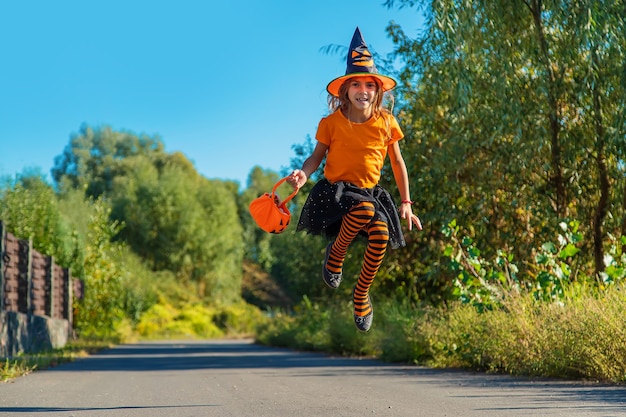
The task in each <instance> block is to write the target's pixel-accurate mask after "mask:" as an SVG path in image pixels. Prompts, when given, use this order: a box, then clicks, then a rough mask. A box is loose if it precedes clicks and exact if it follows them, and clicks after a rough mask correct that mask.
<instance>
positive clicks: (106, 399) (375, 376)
mask: <svg viewBox="0 0 626 417" xmlns="http://www.w3.org/2000/svg"><path fill="white" fill-rule="evenodd" d="M42 415H46V416H77V417H78V416H80V417H83V416H113V417H118V416H130V417H138V416H150V417H159V416H168V417H183V416H209V417H213V416H215V417H217V416H219V417H248V416H250V417H261V416H268V417H270V416H272V417H273V416H278V417H312V416H324V417H330V416H333V417H334V416H346V417H351V416H359V417H362V416H403V417H404V416H407V417H409V416H428V417H437V416H464V417H474V416H480V417H491V416H498V417H501V416H568V417H571V416H603V417H606V416H626V387H624V386H609V385H598V384H590V383H587V384H581V383H576V382H564V381H547V380H530V379H525V378H512V377H508V376H501V375H484V374H477V373H468V372H460V371H446V370H433V369H428V368H422V367H414V366H398V365H389V364H384V363H381V362H378V361H373V360H362V359H347V358H336V357H329V356H326V355H321V354H314V353H302V352H294V351H291V350H287V349H275V348H269V347H264V346H259V345H255V344H253V343H252V342H250V341H240V340H239V341H238V340H216V341H197V342H196V341H194V342H189V341H184V342H158V343H157V342H155V343H140V344H133V345H122V346H118V347H115V348H113V349H109V350H105V351H102V352H101V353H99V354H97V355H93V356H90V357H87V358H84V359H80V360H77V361H75V362H72V363H68V364H64V365H61V366H58V367H56V368H52V369H48V370H45V371H38V372H35V373H32V374H30V375H27V376H25V377H22V378H18V379H16V380H14V381H13V382H9V383H0V416H20V417H25V416H42Z"/></svg>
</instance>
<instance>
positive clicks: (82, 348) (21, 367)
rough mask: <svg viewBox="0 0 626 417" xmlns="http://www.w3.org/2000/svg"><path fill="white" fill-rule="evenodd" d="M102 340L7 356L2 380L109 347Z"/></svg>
mask: <svg viewBox="0 0 626 417" xmlns="http://www.w3.org/2000/svg"><path fill="white" fill-rule="evenodd" d="M109 346H110V344H109V343H107V342H102V341H80V340H77V341H73V342H72V343H69V344H68V345H67V346H65V347H64V348H60V349H53V350H50V351H47V352H41V353H36V354H20V355H18V356H16V357H14V358H10V359H9V358H6V359H3V360H2V362H0V382H7V381H11V380H13V379H15V378H18V377H20V376H24V375H27V374H29V373H31V372H33V371H36V370H42V369H47V368H51V367H54V366H57V365H60V364H62V363H66V362H71V361H73V360H75V359H76V358H80V357H85V356H87V355H89V354H91V353H94V352H97V351H99V350H101V349H104V348H107V347H109Z"/></svg>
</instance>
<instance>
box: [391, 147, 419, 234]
mask: <svg viewBox="0 0 626 417" xmlns="http://www.w3.org/2000/svg"><path fill="white" fill-rule="evenodd" d="M387 153H388V154H389V160H390V161H391V169H392V170H393V177H394V178H395V180H396V184H397V186H398V191H399V192H400V198H401V199H402V201H403V202H402V203H401V204H400V218H402V219H406V220H407V221H408V222H409V230H412V229H413V225H415V227H417V230H422V222H421V221H420V219H419V217H417V215H415V214H413V210H412V209H411V204H412V203H410V201H411V192H410V191H409V174H408V173H407V170H406V164H405V163H404V158H402V152H400V145H399V144H398V142H394V143H392V144H391V145H389V148H388V149H387Z"/></svg>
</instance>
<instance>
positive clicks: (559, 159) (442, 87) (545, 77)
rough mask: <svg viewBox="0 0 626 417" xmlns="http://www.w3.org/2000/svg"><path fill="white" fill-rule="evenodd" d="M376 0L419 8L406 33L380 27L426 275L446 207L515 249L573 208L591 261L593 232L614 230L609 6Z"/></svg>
mask: <svg viewBox="0 0 626 417" xmlns="http://www.w3.org/2000/svg"><path fill="white" fill-rule="evenodd" d="M386 4H387V6H389V7H415V6H418V7H423V8H424V10H425V12H426V17H427V19H426V22H427V27H426V30H425V31H424V33H423V35H422V36H421V37H420V38H418V39H412V38H410V37H409V36H407V35H406V34H405V33H404V32H403V31H402V29H401V28H400V27H399V26H397V25H394V24H391V25H390V26H389V28H388V30H389V33H390V35H391V36H392V39H393V40H394V43H395V44H396V53H395V55H394V56H395V57H397V58H400V59H401V60H402V61H403V62H404V64H405V65H404V66H403V68H402V70H401V71H400V72H399V74H398V77H399V78H400V79H401V87H400V89H399V93H400V97H401V99H402V100H401V101H400V106H399V108H400V119H401V121H402V123H403V127H405V131H406V133H407V137H406V140H405V141H403V144H402V145H403V153H404V154H405V155H407V163H408V165H409V172H410V173H411V183H412V184H414V188H413V189H414V190H415V192H416V193H418V196H417V197H415V199H416V200H417V201H418V205H417V206H416V208H417V210H418V211H419V213H420V215H421V216H422V218H423V220H425V223H426V224H427V227H426V233H424V234H423V235H422V236H423V238H422V239H420V240H419V241H418V242H415V245H414V246H413V249H414V251H412V252H413V253H421V254H422V255H423V258H422V259H426V260H428V261H432V265H433V266H432V267H425V268H419V269H423V271H421V273H423V274H425V275H424V276H433V274H431V273H430V272H432V271H435V268H436V265H437V261H436V258H437V255H436V254H437V253H438V252H440V250H441V247H440V246H441V243H440V242H441V240H442V238H441V236H439V235H438V231H439V230H441V227H442V226H443V225H445V223H446V222H447V221H449V220H451V219H455V218H456V219H458V224H459V225H463V227H465V228H467V233H468V234H469V235H470V236H472V237H473V238H475V240H476V241H477V242H479V243H480V246H481V247H483V248H485V251H486V252H488V253H489V256H492V255H494V254H495V253H496V251H497V250H500V249H502V250H505V251H506V252H507V253H511V254H513V255H514V258H515V259H522V260H528V259H532V257H533V256H532V255H533V253H534V251H535V248H536V245H537V243H536V242H541V241H549V240H550V234H551V233H553V231H554V230H556V227H557V225H558V224H559V222H560V221H562V220H563V219H567V218H575V219H578V220H579V221H580V224H581V225H593V229H592V228H588V227H582V226H581V232H582V233H584V234H586V235H587V236H588V237H591V238H592V239H584V240H583V242H593V246H594V250H593V251H592V250H589V251H583V252H586V253H589V254H592V253H594V252H595V264H594V262H593V260H591V259H590V257H589V256H587V258H586V259H583V262H582V264H583V265H589V264H590V263H591V265H593V268H594V269H595V271H596V272H601V270H602V262H601V257H602V248H603V246H604V245H606V244H608V242H607V241H606V236H607V234H608V233H607V232H609V233H612V234H619V232H620V230H619V224H618V222H615V221H614V220H610V219H609V218H608V217H607V215H606V214H607V213H613V214H617V216H616V217H617V218H618V219H621V218H623V215H621V216H620V215H619V213H620V212H622V213H623V205H622V203H621V200H620V199H619V198H616V197H618V196H619V192H621V190H619V189H617V190H615V191H613V190H614V189H615V186H616V184H617V183H616V181H617V180H619V179H620V178H623V166H622V168H621V172H620V164H619V160H620V156H619V152H621V151H619V150H618V148H619V143H620V140H623V138H620V133H619V132H623V131H624V126H623V123H624V108H623V102H622V101H620V100H619V98H618V97H623V96H624V89H623V87H624V82H623V73H624V72H623V61H624V59H623V58H624V57H623V51H624V50H625V49H624V33H625V32H624V28H623V24H624V23H623V22H624V18H623V16H624V10H623V6H622V7H620V6H619V5H618V4H617V3H616V2H594V1H583V0H581V1H573V2H567V3H566V2H561V1H539V0H527V1H523V0H518V1H495V2H494V1H489V2H487V1H452V0H450V1H438V2H426V1H409V0H407V1H387V2H386ZM594 56H595V58H594ZM594 97H595V98H594ZM415 185H417V187H415ZM590 261H591V262H590ZM402 264H404V263H399V264H398V265H399V267H400V268H403V267H402V266H401V265H402ZM429 271H430V272H429ZM526 272H529V271H528V270H526ZM435 275H436V274H435ZM521 275H522V276H523V274H521ZM573 278H575V275H573ZM444 279H445V280H448V281H449V277H445V276H444ZM444 287H445V285H444Z"/></svg>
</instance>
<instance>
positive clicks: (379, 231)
mask: <svg viewBox="0 0 626 417" xmlns="http://www.w3.org/2000/svg"><path fill="white" fill-rule="evenodd" d="M374 214H375V209H374V205H373V204H372V203H370V202H367V201H364V202H362V203H359V204H357V205H356V206H354V207H353V208H352V209H351V210H350V211H349V212H348V213H347V214H346V215H345V216H344V217H343V221H342V223H341V229H340V230H339V234H338V235H337V239H335V242H334V243H333V245H332V247H331V250H330V255H329V257H328V262H327V264H326V268H327V269H328V270H329V271H330V272H332V273H337V274H338V273H340V272H341V269H342V267H343V261H344V259H345V257H346V253H347V251H348V246H349V245H350V243H351V242H352V241H353V240H354V238H355V237H356V236H357V234H358V233H359V231H361V230H362V229H363V230H365V231H366V232H367V236H368V237H367V248H366V250H365V255H364V256H363V265H362V266H361V272H360V274H359V279H358V281H357V284H356V287H355V290H354V314H356V315H357V316H366V315H368V314H369V313H370V312H371V311H372V306H371V304H370V303H369V302H368V293H369V289H370V287H371V285H372V282H373V281H374V277H375V276H376V273H377V272H378V269H379V268H380V265H381V264H382V262H383V258H384V257H385V251H386V250H387V242H388V241H389V229H388V227H387V223H385V222H383V221H380V220H373V218H374Z"/></svg>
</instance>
